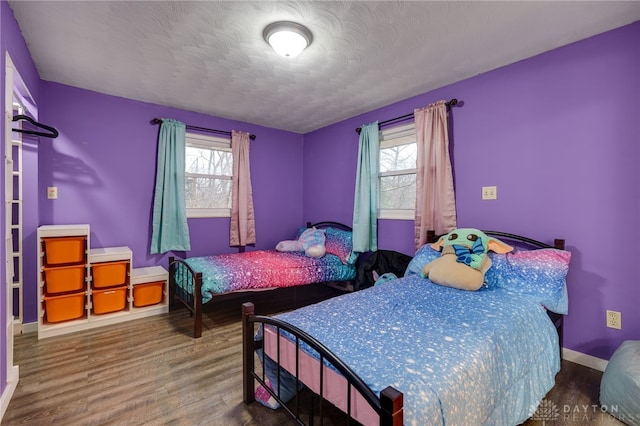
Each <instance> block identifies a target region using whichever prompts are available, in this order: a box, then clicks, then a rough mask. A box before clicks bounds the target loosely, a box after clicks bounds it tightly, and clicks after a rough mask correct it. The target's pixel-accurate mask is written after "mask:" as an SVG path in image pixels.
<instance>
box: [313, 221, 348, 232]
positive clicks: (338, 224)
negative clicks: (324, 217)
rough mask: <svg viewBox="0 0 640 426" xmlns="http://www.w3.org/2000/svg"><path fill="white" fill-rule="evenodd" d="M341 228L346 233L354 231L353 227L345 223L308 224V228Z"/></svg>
mask: <svg viewBox="0 0 640 426" xmlns="http://www.w3.org/2000/svg"><path fill="white" fill-rule="evenodd" d="M313 227H316V228H329V227H332V228H339V229H343V230H345V231H353V229H351V227H350V226H349V225H345V224H344V223H340V222H331V221H326V222H316V223H311V222H307V228H313Z"/></svg>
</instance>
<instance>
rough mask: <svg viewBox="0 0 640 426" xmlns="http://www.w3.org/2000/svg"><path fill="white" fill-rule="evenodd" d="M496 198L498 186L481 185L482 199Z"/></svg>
mask: <svg viewBox="0 0 640 426" xmlns="http://www.w3.org/2000/svg"><path fill="white" fill-rule="evenodd" d="M496 198H498V188H497V187H495V186H483V187H482V199H483V200H495V199H496Z"/></svg>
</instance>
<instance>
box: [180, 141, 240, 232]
mask: <svg viewBox="0 0 640 426" xmlns="http://www.w3.org/2000/svg"><path fill="white" fill-rule="evenodd" d="M185 145H186V146H191V147H197V148H203V149H211V150H217V151H226V152H231V139H229V138H223V137H219V136H209V135H202V134H199V133H188V132H187V134H186V135H185ZM186 167H187V165H186V164H185V178H188V177H208V178H216V179H224V180H227V179H228V180H232V179H233V176H224V175H202V174H197V173H188V172H187V171H186ZM185 187H186V179H185ZM229 197H231V194H229ZM186 210H187V218H188V219H189V218H215V217H231V208H217V209H195V208H187V209H186Z"/></svg>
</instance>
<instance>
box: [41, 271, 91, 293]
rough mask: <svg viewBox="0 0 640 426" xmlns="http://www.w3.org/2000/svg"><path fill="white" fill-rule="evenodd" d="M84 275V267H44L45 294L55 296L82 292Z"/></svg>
mask: <svg viewBox="0 0 640 426" xmlns="http://www.w3.org/2000/svg"><path fill="white" fill-rule="evenodd" d="M84 273H85V266H84V265H73V266H56V267H45V268H44V289H45V292H46V293H49V294H55V293H68V292H72V291H79V290H84V285H85V280H84Z"/></svg>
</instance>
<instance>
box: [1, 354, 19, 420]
mask: <svg viewBox="0 0 640 426" xmlns="http://www.w3.org/2000/svg"><path fill="white" fill-rule="evenodd" d="M19 378H20V369H19V368H18V366H17V365H14V366H13V367H11V368H10V369H9V377H7V387H6V388H4V392H2V396H1V397H0V420H2V418H3V417H4V413H5V412H6V411H7V407H9V402H10V401H11V397H12V396H13V393H14V392H15V390H16V387H17V386H18V380H19Z"/></svg>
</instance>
